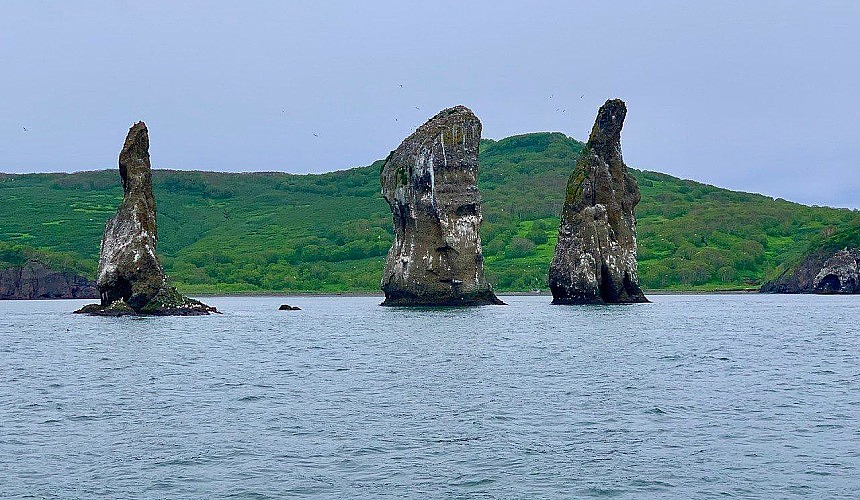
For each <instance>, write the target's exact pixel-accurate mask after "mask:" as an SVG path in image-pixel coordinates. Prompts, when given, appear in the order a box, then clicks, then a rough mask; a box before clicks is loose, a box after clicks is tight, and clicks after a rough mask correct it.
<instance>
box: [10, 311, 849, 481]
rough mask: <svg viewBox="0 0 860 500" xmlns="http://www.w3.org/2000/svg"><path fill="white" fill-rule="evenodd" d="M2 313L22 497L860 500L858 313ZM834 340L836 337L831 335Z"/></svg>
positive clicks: (13, 454)
mask: <svg viewBox="0 0 860 500" xmlns="http://www.w3.org/2000/svg"><path fill="white" fill-rule="evenodd" d="M283 301H284V299H283V298H266V297H256V298H213V299H212V300H211V302H212V303H213V304H214V305H215V306H216V307H218V308H219V309H220V310H223V311H225V313H226V314H224V315H223V316H217V317H201V318H147V319H143V320H139V319H122V318H120V319H110V318H90V317H81V316H78V315H72V314H70V312H71V311H73V310H74V309H76V308H77V307H79V306H80V304H81V303H82V302H81V301H37V302H12V303H3V304H2V306H3V307H4V314H3V315H2V318H3V319H2V321H3V323H2V325H0V375H2V376H0V478H2V484H3V488H2V490H3V494H5V495H9V496H12V497H20V496H28V495H29V496H36V497H82V496H83V497H151V498H163V497H169V498H201V497H217V498H282V497H289V496H299V495H302V496H323V497H341V498H342V497H367V496H411V497H440V496H444V497H448V496H450V497H466V496H468V497H487V498H498V497H514V498H531V497H535V498H548V497H556V498H570V497H582V498H594V497H607V498H616V497H617V498H643V497H646V498H648V497H650V498H663V497H671V498H701V497H710V496H738V497H744V498H782V497H787V496H793V495H812V496H815V497H820V498H855V497H856V495H855V493H856V489H857V487H858V485H860V472H858V471H860V452H858V451H857V447H856V440H857V433H856V429H858V428H860V425H858V424H860V422H858V419H860V399H858V398H857V397H855V395H856V394H860V373H858V371H857V366H860V344H858V336H857V335H856V332H853V331H851V330H850V329H848V327H847V325H850V324H853V323H852V321H851V319H852V318H856V317H857V316H858V313H860V301H858V300H856V298H853V297H817V296H802V297H791V296H782V297H780V296H749V295H745V296H732V295H715V296H705V295H697V296H656V297H654V303H653V304H643V305H636V306H631V307H603V308H601V307H560V306H550V305H549V304H548V300H547V298H546V297H508V298H506V302H508V303H509V305H508V306H506V307H483V308H470V309H463V310H457V309H446V310H441V311H434V310H428V309H424V310H417V311H416V310H408V309H390V308H382V307H378V306H377V303H378V298H347V297H339V298H324V297H301V298H299V297H295V298H291V299H289V300H288V301H289V302H290V303H297V304H299V305H300V306H301V307H302V309H303V314H302V315H301V316H289V317H287V316H284V315H282V314H276V312H277V311H275V309H276V308H277V305H278V304H280V303H283ZM820 325H827V330H826V331H824V330H822V329H821V327H820Z"/></svg>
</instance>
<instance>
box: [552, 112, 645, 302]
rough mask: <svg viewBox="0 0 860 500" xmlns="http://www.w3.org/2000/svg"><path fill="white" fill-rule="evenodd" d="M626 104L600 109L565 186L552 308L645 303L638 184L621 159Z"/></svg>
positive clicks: (556, 252) (553, 279) (554, 259)
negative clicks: (638, 254) (640, 266)
mask: <svg viewBox="0 0 860 500" xmlns="http://www.w3.org/2000/svg"><path fill="white" fill-rule="evenodd" d="M626 115H627V107H626V106H625V104H624V101H622V100H620V99H612V100H608V101H606V103H605V104H604V105H603V106H601V107H600V111H598V113H597V119H596V120H595V122H594V127H593V128H592V129H591V135H590V136H589V138H588V143H587V144H586V146H585V149H584V150H583V151H582V155H581V156H580V158H579V161H578V162H577V164H576V168H575V169H574V171H573V174H572V175H571V176H570V180H569V181H568V184H567V195H566V197H565V202H564V208H563V209H562V214H561V224H560V225H559V229H558V243H557V244H556V247H555V255H554V256H553V259H552V263H551V264H550V269H549V287H550V289H551V290H552V296H553V301H552V303H553V304H609V303H635V302H648V299H647V298H645V295H644V294H643V293H642V289H641V288H640V287H639V281H638V277H637V267H636V217H635V215H634V208H635V207H636V204H637V203H639V199H640V195H639V186H638V185H637V184H636V180H635V179H634V178H633V176H631V175H630V174H629V173H628V172H627V166H626V165H625V164H624V160H623V159H622V157H621V128H622V126H623V125H624V118H625V117H626Z"/></svg>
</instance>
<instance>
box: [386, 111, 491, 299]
mask: <svg viewBox="0 0 860 500" xmlns="http://www.w3.org/2000/svg"><path fill="white" fill-rule="evenodd" d="M480 140H481V122H480V120H478V118H477V117H476V116H475V115H474V114H473V113H472V111H470V110H469V109H468V108H466V107H465V106H456V107H453V108H448V109H446V110H443V111H441V112H440V113H439V114H437V115H436V116H434V117H433V118H431V119H430V120H429V121H427V123H425V124H424V125H422V126H421V127H419V128H418V130H416V131H415V132H414V133H413V134H412V135H410V136H409V137H407V138H406V139H405V140H404V141H403V143H401V144H400V146H399V147H398V148H397V149H396V150H394V151H392V152H391V154H390V155H389V156H388V158H387V159H386V161H385V164H384V165H383V167H382V176H381V177H382V179H381V180H382V195H383V196H384V197H385V200H386V201H387V202H388V205H389V206H390V207H391V213H392V216H393V219H394V243H393V245H392V246H391V249H390V250H389V252H388V256H387V257H386V259H385V271H384V274H383V277H382V291H383V292H385V301H384V302H383V303H382V305H386V306H465V305H487V304H502V301H500V300H499V299H498V298H496V295H495V294H494V293H493V290H492V288H491V287H490V285H489V283H487V280H486V279H485V278H484V256H483V253H482V251H481V237H480V236H479V234H478V229H479V227H480V225H481V197H480V194H479V193H478V146H479V143H480Z"/></svg>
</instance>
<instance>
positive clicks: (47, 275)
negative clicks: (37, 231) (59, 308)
mask: <svg viewBox="0 0 860 500" xmlns="http://www.w3.org/2000/svg"><path fill="white" fill-rule="evenodd" d="M98 296H99V292H98V289H96V284H95V283H94V282H92V281H90V280H88V279H87V278H85V277H83V276H81V275H79V274H76V273H73V272H71V271H56V270H53V269H51V268H49V267H48V266H46V265H44V264H42V263H41V262H36V261H29V262H26V263H25V264H23V265H22V266H16V267H9V268H6V269H2V270H0V300H2V299H95V298H98Z"/></svg>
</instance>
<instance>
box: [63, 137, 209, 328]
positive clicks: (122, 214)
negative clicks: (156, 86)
mask: <svg viewBox="0 0 860 500" xmlns="http://www.w3.org/2000/svg"><path fill="white" fill-rule="evenodd" d="M119 174H120V178H121V179H122V190H123V200H122V204H120V206H119V208H118V209H117V211H116V215H115V216H114V217H113V218H112V219H110V220H108V222H107V225H106V226H105V234H104V238H103V239H102V244H101V252H100V254H99V271H98V279H97V281H96V285H97V287H98V290H99V294H100V296H101V304H92V305H89V306H85V307H84V308H83V309H81V310H79V311H76V312H79V313H88V314H94V315H101V316H122V315H126V314H151V315H158V316H168V315H176V316H194V315H203V314H209V313H210V312H217V311H216V310H215V308H214V307H210V306H207V305H205V304H203V303H201V302H198V301H196V300H193V299H189V298H188V297H183V296H182V295H180V294H179V292H177V291H176V289H175V288H174V287H172V286H170V285H168V284H167V279H166V277H165V276H164V269H163V268H162V267H161V263H160V262H159V261H158V257H157V256H156V254H155V248H156V245H157V244H158V229H157V227H156V221H155V198H154V197H153V195H152V170H151V167H150V162H149V132H148V131H147V129H146V125H145V124H144V123H143V122H138V123H136V124H134V125H133V126H132V127H131V129H130V130H129V131H128V136H127V137H126V139H125V144H124V145H123V147H122V152H120V155H119Z"/></svg>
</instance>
